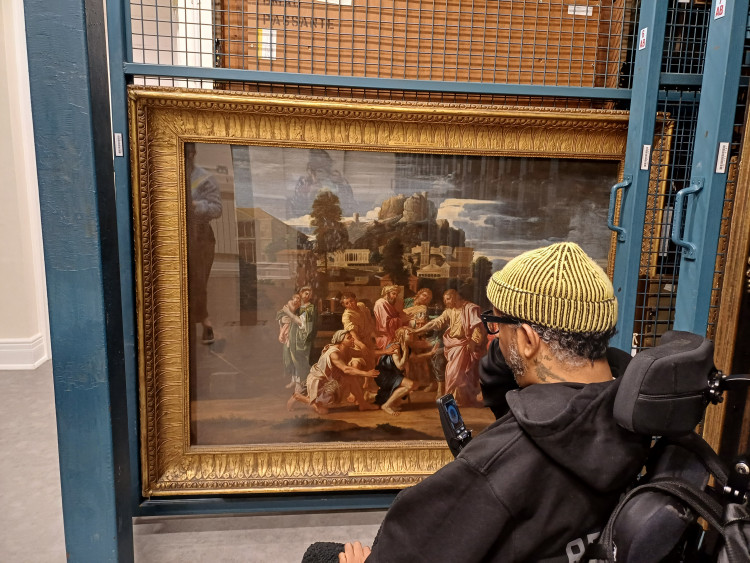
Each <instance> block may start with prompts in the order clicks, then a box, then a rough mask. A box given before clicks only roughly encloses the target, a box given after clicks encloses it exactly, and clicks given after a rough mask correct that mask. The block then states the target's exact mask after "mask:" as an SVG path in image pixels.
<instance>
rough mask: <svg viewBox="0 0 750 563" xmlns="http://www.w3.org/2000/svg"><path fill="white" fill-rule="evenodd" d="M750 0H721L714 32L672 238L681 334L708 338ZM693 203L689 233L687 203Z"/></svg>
mask: <svg viewBox="0 0 750 563" xmlns="http://www.w3.org/2000/svg"><path fill="white" fill-rule="evenodd" d="M747 21H748V0H723V1H721V0H715V1H714V3H713V5H712V13H711V19H710V24H709V29H708V44H707V47H706V62H705V64H704V70H703V85H702V87H701V104H700V107H699V109H698V122H697V125H696V131H695V144H694V149H693V168H692V170H691V185H690V186H689V187H688V188H685V189H684V190H681V191H680V192H679V193H678V197H677V198H676V200H675V219H674V225H673V230H672V240H673V241H674V242H675V243H676V244H678V246H680V247H681V248H682V253H681V256H680V277H679V281H678V285H677V299H676V301H675V321H674V328H675V330H686V331H689V332H694V333H696V334H701V335H703V334H705V333H706V328H707V327H708V311H709V308H710V304H711V288H712V287H713V277H714V269H715V264H716V250H717V245H718V241H719V231H720V228H721V215H722V208H723V206H724V192H725V190H726V183H727V171H728V170H729V162H728V157H729V154H728V153H729V147H730V146H731V141H732V130H733V126H734V120H735V112H736V108H737V92H738V88H739V81H740V67H741V64H742V53H743V43H744V40H745V33H746V29H747ZM682 201H687V208H686V214H685V221H684V230H683V229H682V228H681V227H682V225H681V221H680V220H679V219H681V216H680V215H681V212H682V209H681V208H680V207H681V202H682Z"/></svg>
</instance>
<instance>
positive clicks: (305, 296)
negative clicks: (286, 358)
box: [289, 286, 318, 394]
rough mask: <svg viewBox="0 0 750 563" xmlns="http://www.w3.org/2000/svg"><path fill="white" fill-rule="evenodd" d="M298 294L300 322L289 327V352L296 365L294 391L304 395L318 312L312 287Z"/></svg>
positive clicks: (303, 288) (297, 314) (306, 287)
mask: <svg viewBox="0 0 750 563" xmlns="http://www.w3.org/2000/svg"><path fill="white" fill-rule="evenodd" d="M298 293H299V296H300V305H299V309H298V310H297V312H296V316H297V318H298V319H299V321H300V322H293V323H292V324H291V325H289V352H290V353H291V356H292V363H293V364H294V376H293V377H294V391H295V392H296V393H303V394H304V393H305V392H306V391H305V389H306V387H307V383H306V382H307V374H308V373H309V372H310V352H311V351H312V346H313V342H314V341H315V334H316V333H317V322H318V312H317V310H316V308H315V304H314V303H313V302H312V288H311V287H310V286H305V287H302V288H300V290H299V292H298ZM293 320H294V319H293Z"/></svg>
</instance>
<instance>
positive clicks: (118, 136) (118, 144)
mask: <svg viewBox="0 0 750 563" xmlns="http://www.w3.org/2000/svg"><path fill="white" fill-rule="evenodd" d="M124 155H125V151H124V149H123V147H122V133H115V156H124Z"/></svg>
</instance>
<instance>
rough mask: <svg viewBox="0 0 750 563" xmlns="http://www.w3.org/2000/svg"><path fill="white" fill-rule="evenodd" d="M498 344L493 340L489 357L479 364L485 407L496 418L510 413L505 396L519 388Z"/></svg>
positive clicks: (485, 357) (486, 356) (488, 353)
mask: <svg viewBox="0 0 750 563" xmlns="http://www.w3.org/2000/svg"><path fill="white" fill-rule="evenodd" d="M498 344H499V343H498V341H497V339H495V340H493V341H492V343H491V344H490V349H489V351H488V352H487V355H485V356H484V357H483V358H482V361H481V362H480V363H479V384H480V386H481V388H482V397H483V398H484V405H485V406H486V407H488V408H489V409H490V410H491V411H492V414H494V415H495V418H500V417H501V416H504V415H505V414H506V413H507V412H508V401H506V400H505V394H506V393H507V392H508V391H512V390H513V389H518V388H519V387H518V384H517V383H516V380H515V379H514V378H513V372H512V371H511V369H510V367H508V364H507V363H506V362H505V358H504V357H503V353H502V352H501V351H500V346H499V345H498Z"/></svg>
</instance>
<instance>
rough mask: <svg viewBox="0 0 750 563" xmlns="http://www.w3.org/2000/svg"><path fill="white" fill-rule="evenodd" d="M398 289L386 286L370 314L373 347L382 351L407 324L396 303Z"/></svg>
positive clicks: (406, 318)
mask: <svg viewBox="0 0 750 563" xmlns="http://www.w3.org/2000/svg"><path fill="white" fill-rule="evenodd" d="M398 294H399V288H398V286H397V285H387V286H385V287H384V288H383V289H382V291H381V296H382V297H381V298H380V299H378V300H377V301H375V305H373V308H372V310H373V311H372V312H373V313H374V314H375V345H376V346H377V347H378V348H380V349H384V348H385V347H386V346H388V344H389V343H390V342H394V341H395V339H396V331H397V330H398V329H399V328H401V327H402V326H404V325H405V324H407V323H408V322H409V317H408V316H407V315H406V314H405V313H404V311H403V309H401V307H400V306H399V302H398Z"/></svg>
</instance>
